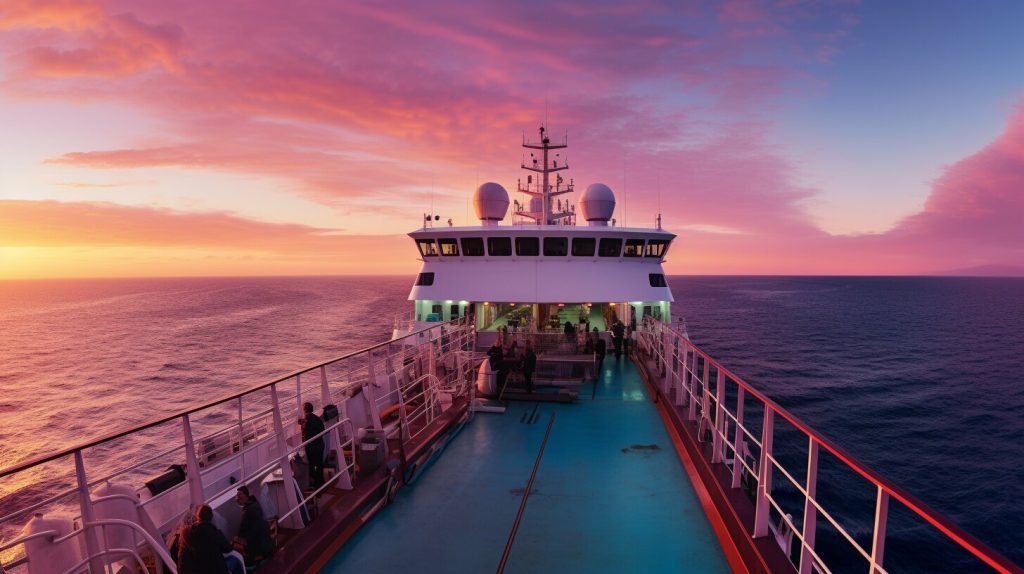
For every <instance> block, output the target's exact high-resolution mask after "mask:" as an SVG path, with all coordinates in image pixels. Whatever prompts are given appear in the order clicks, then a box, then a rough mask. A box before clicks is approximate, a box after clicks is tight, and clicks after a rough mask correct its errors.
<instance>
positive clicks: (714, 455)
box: [711, 369, 725, 463]
mask: <svg viewBox="0 0 1024 574" xmlns="http://www.w3.org/2000/svg"><path fill="white" fill-rule="evenodd" d="M717 370H718V377H717V378H716V379H715V395H716V396H717V397H718V400H716V401H715V433H714V436H712V438H711V462H712V463H716V462H722V458H723V457H722V436H723V435H724V434H725V414H724V411H725V407H724V406H723V403H724V402H725V373H723V372H722V369H717Z"/></svg>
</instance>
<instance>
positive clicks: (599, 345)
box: [594, 327, 608, 378]
mask: <svg viewBox="0 0 1024 574" xmlns="http://www.w3.org/2000/svg"><path fill="white" fill-rule="evenodd" d="M607 349H608V346H607V344H606V343H605V342H604V339H603V338H602V337H601V334H600V333H598V332H597V327H594V354H596V355H597V376H598V378H600V377H601V367H602V365H604V355H605V352H606V351H607Z"/></svg>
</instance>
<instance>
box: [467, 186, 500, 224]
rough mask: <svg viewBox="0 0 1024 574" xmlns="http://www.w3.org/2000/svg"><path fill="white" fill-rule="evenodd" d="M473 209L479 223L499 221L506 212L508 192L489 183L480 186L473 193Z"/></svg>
mask: <svg viewBox="0 0 1024 574" xmlns="http://www.w3.org/2000/svg"><path fill="white" fill-rule="evenodd" d="M473 209H475V210H476V216H477V217H478V218H479V219H480V221H501V220H502V219H505V212H507V211H508V192H507V191H505V188H504V187H501V185H500V184H497V183H494V182H491V181H489V182H487V183H484V184H481V185H480V187H478V188H476V191H475V192H474V193H473Z"/></svg>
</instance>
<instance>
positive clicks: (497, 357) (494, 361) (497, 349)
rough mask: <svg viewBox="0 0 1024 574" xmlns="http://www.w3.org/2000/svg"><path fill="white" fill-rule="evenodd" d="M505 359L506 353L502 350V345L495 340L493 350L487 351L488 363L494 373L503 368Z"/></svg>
mask: <svg viewBox="0 0 1024 574" xmlns="http://www.w3.org/2000/svg"><path fill="white" fill-rule="evenodd" d="M504 358H505V353H504V351H502V350H501V344H500V343H499V342H498V341H497V340H495V341H494V344H493V345H491V348H490V349H488V350H487V361H488V363H489V365H490V367H491V370H492V371H497V370H498V369H499V368H500V367H501V361H502V359H504Z"/></svg>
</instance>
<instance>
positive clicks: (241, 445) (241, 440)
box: [238, 395, 245, 476]
mask: <svg viewBox="0 0 1024 574" xmlns="http://www.w3.org/2000/svg"><path fill="white" fill-rule="evenodd" d="M244 420H245V419H244V418H242V397H241V395H239V397H238V452H239V453H241V452H242V450H243V449H245V424H244V423H243V421H244ZM238 466H239V468H241V469H242V476H245V456H244V455H239V457H238Z"/></svg>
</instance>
